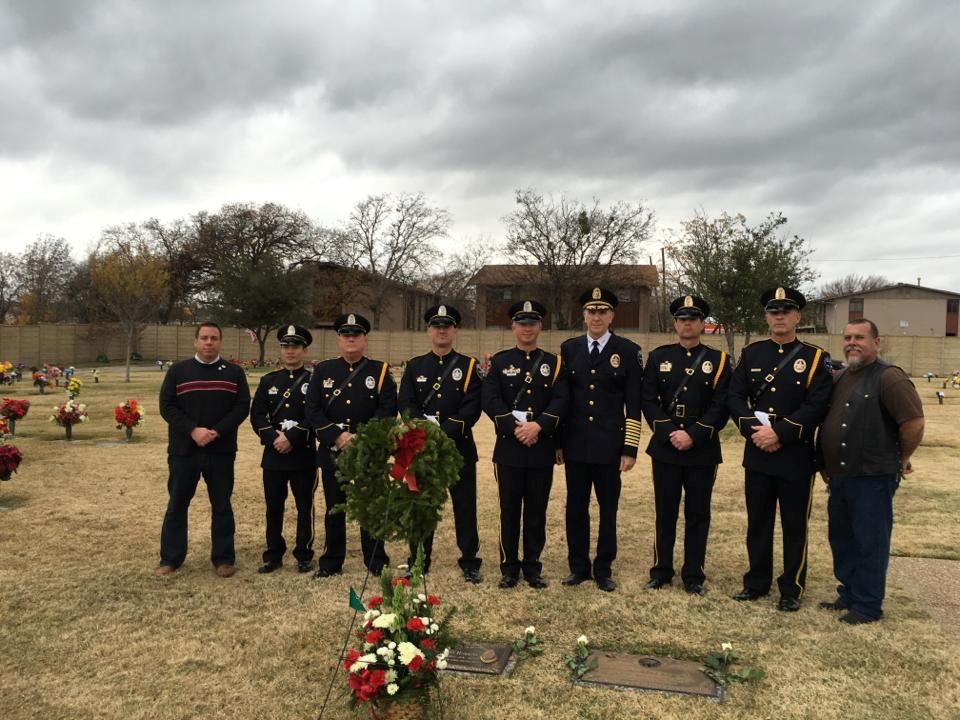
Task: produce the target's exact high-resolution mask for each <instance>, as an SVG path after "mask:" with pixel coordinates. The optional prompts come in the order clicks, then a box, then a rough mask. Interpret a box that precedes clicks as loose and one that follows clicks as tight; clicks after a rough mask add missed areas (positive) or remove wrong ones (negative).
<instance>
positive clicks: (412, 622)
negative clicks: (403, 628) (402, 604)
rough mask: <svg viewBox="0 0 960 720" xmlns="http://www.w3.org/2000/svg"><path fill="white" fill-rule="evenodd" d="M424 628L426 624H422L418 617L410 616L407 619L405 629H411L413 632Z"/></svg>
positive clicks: (421, 630)
mask: <svg viewBox="0 0 960 720" xmlns="http://www.w3.org/2000/svg"><path fill="white" fill-rule="evenodd" d="M425 629H426V626H425V625H424V624H423V620H421V619H420V618H418V617H412V618H410V619H409V620H407V630H412V631H413V632H423V631H424V630H425Z"/></svg>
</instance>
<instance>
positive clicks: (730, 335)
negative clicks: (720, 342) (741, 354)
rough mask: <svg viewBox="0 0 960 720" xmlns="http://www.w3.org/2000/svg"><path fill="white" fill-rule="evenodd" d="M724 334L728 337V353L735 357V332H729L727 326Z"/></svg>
mask: <svg viewBox="0 0 960 720" xmlns="http://www.w3.org/2000/svg"><path fill="white" fill-rule="evenodd" d="M723 334H724V336H725V337H726V338H727V354H728V355H729V356H730V357H731V358H734V357H736V355H734V354H733V333H732V332H729V330H728V329H727V328H724V332H723Z"/></svg>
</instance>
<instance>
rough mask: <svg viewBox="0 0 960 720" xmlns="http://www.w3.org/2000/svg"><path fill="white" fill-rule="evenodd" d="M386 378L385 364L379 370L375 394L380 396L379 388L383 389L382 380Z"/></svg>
mask: <svg viewBox="0 0 960 720" xmlns="http://www.w3.org/2000/svg"><path fill="white" fill-rule="evenodd" d="M386 376H387V364H386V363H384V364H383V367H382V368H380V380H379V382H377V394H378V395H379V394H380V388H382V387H383V379H384V378H385V377H386Z"/></svg>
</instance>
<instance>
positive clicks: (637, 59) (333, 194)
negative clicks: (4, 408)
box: [0, 0, 960, 291]
mask: <svg viewBox="0 0 960 720" xmlns="http://www.w3.org/2000/svg"><path fill="white" fill-rule="evenodd" d="M958 28H960V2H956V0H939V1H934V0H913V1H912V2H911V1H907V0H904V1H903V2H882V1H880V2H865V3H852V2H839V3H838V2H835V1H833V2H810V1H808V2H805V3H796V2H783V3H781V2H755V3H742V2H717V1H713V2H710V1H708V0H705V1H704V2H701V3H686V2H662V3H661V2H649V1H644V2H639V1H637V2H634V1H631V0H620V1H619V2H605V1H599V2H598V1H597V0H594V2H590V3H586V2H565V3H561V2H522V1H518V0H510V1H509V2H475V3H461V2H449V1H445V2H440V1H438V2H402V1H396V2H387V1H386V0H384V1H382V2H378V3H374V2H356V1H353V2H342V0H341V2H337V3H328V2H316V1H306V0H305V1H303V2H277V1H276V0H274V1H273V2H256V3H254V2H227V1H223V2H210V1H206V2H199V1H194V0H182V1H171V0H164V1H163V2H131V1H129V0H127V1H123V0H115V1H113V2H94V1H92V0H83V1H80V0H20V1H18V0H0V110H2V112H0V183H2V193H0V244H2V246H3V249H4V250H13V251H18V250H19V249H21V248H22V247H23V246H24V245H25V244H26V243H28V242H30V241H31V240H32V239H34V238H35V237H36V236H37V235H38V234H40V233H52V234H55V235H62V236H64V237H66V238H67V239H68V240H69V241H70V242H71V244H72V245H73V247H74V248H75V250H76V253H77V255H78V256H80V254H82V252H83V251H84V250H85V249H86V248H87V247H88V246H89V245H90V243H91V242H92V241H93V240H95V239H96V238H97V236H98V234H99V232H100V230H102V229H103V228H104V227H106V226H108V225H111V224H116V223H121V222H129V221H141V220H145V219H147V218H149V217H159V218H160V219H162V220H172V219H174V218H178V217H186V216H188V215H190V214H192V213H194V212H197V211H199V210H203V209H206V210H211V211H213V210H216V209H217V208H218V207H219V206H220V205H222V204H223V203H226V202H239V201H254V202H262V201H268V200H269V201H276V202H280V203H283V204H286V205H288V206H291V207H295V208H300V209H302V210H304V211H305V212H306V213H307V214H308V215H310V216H311V217H313V218H314V219H316V220H318V221H320V222H323V223H325V224H334V223H336V222H338V221H341V220H343V219H345V218H346V217H347V215H348V214H349V210H350V207H351V206H352V205H353V204H354V203H356V202H357V201H358V200H360V199H362V198H363V197H365V196H366V195H367V194H372V193H380V192H402V191H422V192H424V193H425V194H426V195H427V196H428V197H429V198H430V199H431V200H432V201H433V202H434V203H435V204H437V205H440V206H442V207H445V208H447V209H448V210H449V211H450V213H451V214H452V216H453V220H454V225H453V230H452V238H451V241H450V243H448V246H450V247H452V246H453V244H454V243H455V242H463V241H466V240H470V239H474V238H477V237H481V236H486V237H490V238H494V239H499V238H500V237H501V236H502V234H503V224H502V222H501V218H502V217H503V216H504V215H505V214H506V213H508V212H510V211H511V210H512V208H513V193H514V191H515V190H516V189H517V188H526V187H533V188H535V189H537V190H538V191H540V192H543V193H556V194H559V193H564V194H566V195H567V196H568V197H572V198H579V199H583V200H589V199H590V198H591V197H592V196H596V197H598V198H599V199H600V200H601V202H602V203H603V204H610V203H613V202H615V201H619V200H623V201H628V202H636V201H640V200H642V201H644V202H645V203H647V204H649V206H650V207H652V208H653V209H654V211H655V212H656V214H657V228H658V237H664V236H665V234H666V232H667V231H668V230H669V229H670V228H676V227H677V226H678V223H679V222H680V221H681V220H682V219H684V218H687V217H690V216H691V215H692V213H694V212H695V211H696V210H698V209H702V210H703V211H705V212H706V213H708V214H711V215H715V214H719V213H720V212H722V211H727V212H730V213H736V212H742V213H744V214H745V215H746V216H747V217H748V219H749V220H751V221H759V220H760V219H761V218H762V217H763V216H764V215H766V214H767V213H768V212H770V211H777V210H778V211H782V212H783V213H784V214H785V215H786V216H787V217H788V218H789V221H790V222H789V224H788V225H787V230H788V231H789V232H790V233H796V234H799V235H801V236H803V237H805V238H807V240H808V241H809V242H810V244H811V247H812V248H813V249H814V255H813V259H814V262H815V265H816V267H817V269H818V270H819V271H820V273H821V281H823V280H829V279H832V278H835V277H839V276H842V275H846V274H848V273H851V272H857V273H860V274H882V275H886V276H887V277H889V278H890V279H891V280H893V281H901V282H916V281H917V278H918V277H919V278H921V282H922V284H924V285H927V286H931V287H936V288H942V289H949V290H954V291H957V290H960V243H958V242H957V241H958V239H960V233H958V228H960V80H958V72H957V68H960V42H958V41H957V30H958ZM649 250H650V252H651V253H653V252H655V251H656V246H655V245H653V244H651V246H650V248H649Z"/></svg>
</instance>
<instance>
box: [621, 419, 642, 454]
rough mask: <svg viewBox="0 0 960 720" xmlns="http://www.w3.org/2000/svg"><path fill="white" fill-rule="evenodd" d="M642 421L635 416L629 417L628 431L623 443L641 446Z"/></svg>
mask: <svg viewBox="0 0 960 720" xmlns="http://www.w3.org/2000/svg"><path fill="white" fill-rule="evenodd" d="M640 430H641V426H640V421H639V420H634V419H633V418H627V426H626V432H625V433H624V438H623V444H624V445H629V446H630V447H639V446H640Z"/></svg>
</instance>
